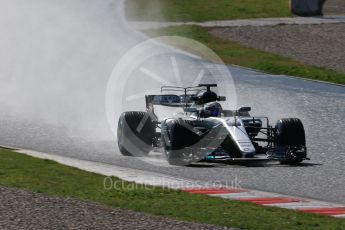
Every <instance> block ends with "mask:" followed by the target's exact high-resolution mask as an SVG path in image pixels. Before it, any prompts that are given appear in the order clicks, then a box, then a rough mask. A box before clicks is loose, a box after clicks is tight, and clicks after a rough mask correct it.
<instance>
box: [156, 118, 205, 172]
mask: <svg viewBox="0 0 345 230" xmlns="http://www.w3.org/2000/svg"><path fill="white" fill-rule="evenodd" d="M194 127H195V124H193V122H192V121H187V120H182V119H179V120H173V121H170V122H169V123H168V124H167V130H168V131H167V133H165V134H163V136H162V144H163V147H164V151H165V154H166V157H167V160H168V162H169V164H171V165H190V164H191V163H193V156H192V153H193V150H192V149H188V147H190V146H193V145H194V144H196V143H197V142H198V141H200V139H201V138H202V135H198V134H197V133H196V132H195V131H196V130H193V128H194ZM167 141H169V142H170V144H169V145H167Z"/></svg>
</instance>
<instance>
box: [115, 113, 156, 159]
mask: <svg viewBox="0 0 345 230" xmlns="http://www.w3.org/2000/svg"><path fill="white" fill-rule="evenodd" d="M155 131H156V130H155V125H154V123H153V121H152V119H151V118H150V116H148V113H147V112H136V111H132V112H124V113H122V114H121V116H120V118H119V122H118V127H117V143H118V146H119V150H120V152H121V154H122V155H125V156H143V155H147V154H148V153H149V152H150V151H151V150H152V144H153V140H154V136H155Z"/></svg>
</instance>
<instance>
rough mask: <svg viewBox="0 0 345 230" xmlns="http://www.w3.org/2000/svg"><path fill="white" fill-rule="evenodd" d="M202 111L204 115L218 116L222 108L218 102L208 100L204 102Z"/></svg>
mask: <svg viewBox="0 0 345 230" xmlns="http://www.w3.org/2000/svg"><path fill="white" fill-rule="evenodd" d="M204 111H205V115H206V117H220V115H221V113H222V111H223V108H222V106H221V105H220V104H219V103H218V102H210V103H207V104H205V106H204Z"/></svg>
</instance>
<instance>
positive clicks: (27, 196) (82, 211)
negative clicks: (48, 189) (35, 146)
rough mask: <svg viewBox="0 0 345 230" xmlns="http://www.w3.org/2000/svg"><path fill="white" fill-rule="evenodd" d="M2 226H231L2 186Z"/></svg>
mask: <svg viewBox="0 0 345 230" xmlns="http://www.w3.org/2000/svg"><path fill="white" fill-rule="evenodd" d="M0 229H15V230H18V229H102V230H105V229H176V230H180V229H200V230H204V229H205V230H206V229H229V228H225V227H217V226H212V225H206V224H198V223H191V222H186V221H179V220H175V219H172V218H166V217H158V216H153V215H149V214H144V213H139V212H134V211H130V210H124V209H119V208H113V207H108V206H104V205H100V204H96V203H92V202H86V201H80V200H76V199H71V198H62V197H49V196H45V195H42V194H38V193H33V192H28V191H24V190H18V189H13V188H6V187H0Z"/></svg>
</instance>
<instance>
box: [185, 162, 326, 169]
mask: <svg viewBox="0 0 345 230" xmlns="http://www.w3.org/2000/svg"><path fill="white" fill-rule="evenodd" d="M320 165H322V164H320V163H309V162H302V163H299V164H295V165H288V164H280V163H279V162H274V163H272V162H262V161H260V162H236V163H235V162H229V163H194V164H191V165H188V166H187V167H191V168H221V167H248V168H254V167H270V168H272V167H294V168H296V167H312V166H320Z"/></svg>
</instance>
